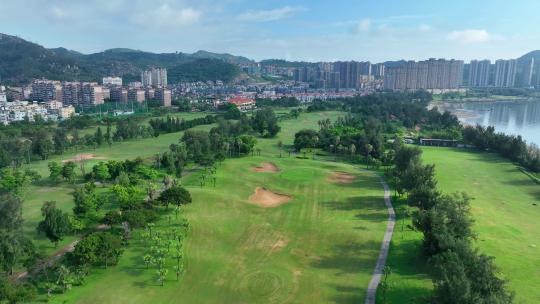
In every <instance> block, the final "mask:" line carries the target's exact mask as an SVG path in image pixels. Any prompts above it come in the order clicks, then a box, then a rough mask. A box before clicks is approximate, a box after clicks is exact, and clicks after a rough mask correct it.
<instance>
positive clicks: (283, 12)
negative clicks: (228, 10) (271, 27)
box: [238, 6, 302, 22]
mask: <svg viewBox="0 0 540 304" xmlns="http://www.w3.org/2000/svg"><path fill="white" fill-rule="evenodd" d="M301 10H302V8H299V7H292V6H284V7H281V8H276V9H272V10H259V11H247V12H245V13H243V14H241V15H240V16H238V18H239V19H240V20H242V21H259V22H266V21H276V20H280V19H285V18H289V17H291V16H293V15H294V14H296V13H298V12H299V11H301Z"/></svg>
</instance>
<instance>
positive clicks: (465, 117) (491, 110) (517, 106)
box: [438, 99, 540, 146]
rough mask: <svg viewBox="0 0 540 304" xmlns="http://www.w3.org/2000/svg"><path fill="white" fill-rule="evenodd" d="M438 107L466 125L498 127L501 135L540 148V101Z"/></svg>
mask: <svg viewBox="0 0 540 304" xmlns="http://www.w3.org/2000/svg"><path fill="white" fill-rule="evenodd" d="M438 107H439V108H440V109H441V110H448V111H450V112H452V113H454V114H455V115H456V116H457V117H458V118H459V120H460V121H461V122H462V123H463V124H469V125H476V124H479V125H482V126H494V127H495V130H496V131H497V132H503V133H506V134H514V135H521V137H523V139H525V140H526V141H527V143H534V144H536V145H538V146H540V99H538V100H522V101H516V100H508V101H504V100H503V101H492V102H464V103H460V102H448V103H445V104H444V105H443V106H438Z"/></svg>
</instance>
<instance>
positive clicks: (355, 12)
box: [0, 0, 540, 62]
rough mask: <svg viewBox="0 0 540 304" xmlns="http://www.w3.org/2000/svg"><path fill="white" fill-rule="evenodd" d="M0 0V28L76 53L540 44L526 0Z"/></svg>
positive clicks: (493, 48)
mask: <svg viewBox="0 0 540 304" xmlns="http://www.w3.org/2000/svg"><path fill="white" fill-rule="evenodd" d="M0 5H1V6H2V8H3V9H2V11H3V14H2V16H1V17H0V28H2V32H4V33H6V34H11V35H17V36H19V37H21V38H23V39H27V40H30V41H33V42H35V43H38V44H42V45H44V46H45V47H48V48H54V47H66V48H68V49H72V50H75V51H79V52H82V53H94V52H100V51H103V50H105V49H109V48H115V47H127V48H132V49H138V50H143V51H149V52H156V53H166V52H176V51H180V52H186V53H192V52H195V51H197V50H207V51H212V52H217V53H230V54H234V55H240V56H245V57H248V58H250V59H254V60H257V61H258V60H262V59H270V58H278V59H286V60H295V61H296V60H304V61H312V62H318V61H340V60H356V61H371V62H383V61H391V60H400V59H406V60H425V59H428V58H447V59H452V58H454V59H460V60H464V61H465V62H469V61H470V60H473V59H490V60H492V61H495V60H497V59H509V58H516V57H518V56H520V55H522V54H525V53H527V52H529V51H532V50H535V49H538V48H540V43H539V42H540V35H539V34H537V33H535V32H534V28H536V27H537V26H538V25H539V23H540V21H537V18H535V16H534V12H535V11H537V9H538V8H540V3H535V2H532V1H517V2H516V3H511V4H508V3H507V2H503V1H475V2H474V3H470V2H466V1H461V0H458V1H453V2H452V3H433V2H432V1H415V2H413V3H404V2H403V1H380V2H375V1H363V2H362V3H357V2H355V1H344V2H341V3H340V5H339V6H337V5H335V3H328V2H324V1H312V2H308V1H272V2H270V1H258V2H257V3H250V2H248V1H242V0H230V1H221V2H215V1H208V0H204V1H197V2H195V1H188V0H184V1H163V0H162V1H156V2H152V3H148V2H144V1H126V0H112V1H100V0H94V1H84V2H82V1H63V0H54V1H48V2H47V5H45V6H43V5H42V4H40V1H38V0H23V1H17V2H14V1H7V0H0ZM22 16H24V17H25V18H22ZM516 16H519V18H514V17H516ZM28 20H31V22H32V26H29V24H28ZM81 33H84V35H81ZM343 45H345V46H346V47H342V46H343Z"/></svg>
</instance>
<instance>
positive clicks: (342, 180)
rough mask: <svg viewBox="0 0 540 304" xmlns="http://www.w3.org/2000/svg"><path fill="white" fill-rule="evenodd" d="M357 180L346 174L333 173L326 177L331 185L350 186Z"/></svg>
mask: <svg viewBox="0 0 540 304" xmlns="http://www.w3.org/2000/svg"><path fill="white" fill-rule="evenodd" d="M357 179H358V178H357V177H356V176H354V175H352V174H350V173H347V172H340V171H335V172H332V173H330V174H329V175H328V177H327V180H328V181H329V182H331V183H337V184H351V183H354V182H355V181H356V180H357Z"/></svg>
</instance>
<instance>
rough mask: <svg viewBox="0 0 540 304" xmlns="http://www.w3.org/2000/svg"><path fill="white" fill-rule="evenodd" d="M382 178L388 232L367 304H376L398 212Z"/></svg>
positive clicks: (371, 282)
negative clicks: (395, 210)
mask: <svg viewBox="0 0 540 304" xmlns="http://www.w3.org/2000/svg"><path fill="white" fill-rule="evenodd" d="M380 179H381V184H382V185H383V187H384V203H385V204H386V208H388V225H387V226H386V232H385V233H384V238H383V242H382V245H381V252H380V253H379V258H377V265H375V270H374V271H373V276H372V277H371V281H370V282H369V286H368V289H367V293H366V302H365V304H375V299H376V296H377V287H378V286H379V283H380V282H381V277H382V273H383V269H384V265H385V264H386V258H387V257H388V249H389V248H390V241H391V240H392V233H393V232H394V225H395V224H396V213H395V212H394V208H393V207H392V201H391V200H390V188H389V187H388V184H386V182H385V181H384V180H383V179H382V178H380Z"/></svg>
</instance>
